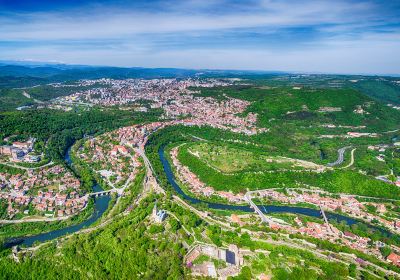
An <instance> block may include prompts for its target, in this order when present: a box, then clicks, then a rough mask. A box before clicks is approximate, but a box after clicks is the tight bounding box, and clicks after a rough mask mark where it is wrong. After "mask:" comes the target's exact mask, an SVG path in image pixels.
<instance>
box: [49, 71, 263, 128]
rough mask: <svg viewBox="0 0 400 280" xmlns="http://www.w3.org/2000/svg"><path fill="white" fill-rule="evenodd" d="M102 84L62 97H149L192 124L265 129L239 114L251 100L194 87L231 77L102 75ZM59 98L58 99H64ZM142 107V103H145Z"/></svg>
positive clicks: (94, 100) (121, 101) (100, 101)
mask: <svg viewBox="0 0 400 280" xmlns="http://www.w3.org/2000/svg"><path fill="white" fill-rule="evenodd" d="M98 83H99V84H104V85H106V86H107V87H103V88H94V89H90V90H86V91H83V92H77V93H74V94H72V95H69V96H66V97H62V98H61V99H60V100H63V101H64V102H65V101H74V102H75V101H77V100H81V101H82V102H86V103H89V104H97V105H103V106H113V105H129V104H132V103H135V102H141V101H142V100H146V101H148V102H149V103H150V107H151V108H163V109H164V112H165V116H164V117H166V118H168V119H171V118H172V119H181V118H182V117H187V118H188V119H190V124H191V125H199V126H201V125H210V126H212V127H216V128H220V129H229V130H231V131H234V132H238V133H244V134H248V135H253V134H256V133H261V132H266V131H267V129H265V128H257V127H256V121H257V115H256V114H253V113H249V114H247V116H239V114H240V113H243V112H244V111H245V110H246V108H247V107H248V106H249V105H250V102H247V101H244V100H239V99H234V98H229V97H225V100H222V101H217V100H216V99H214V98H212V97H202V96H197V95H196V94H197V93H198V92H195V91H192V90H191V88H193V87H217V86H228V85H231V84H232V81H230V80H227V79H224V80H219V79H202V80H198V79H186V80H177V79H153V80H142V79H126V80H112V79H101V80H98ZM60 100H57V102H61V101H60ZM142 107H143V106H142Z"/></svg>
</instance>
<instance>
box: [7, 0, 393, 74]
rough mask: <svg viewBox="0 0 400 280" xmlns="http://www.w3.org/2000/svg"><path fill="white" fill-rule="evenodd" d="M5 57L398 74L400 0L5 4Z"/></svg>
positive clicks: (35, 0)
mask: <svg viewBox="0 0 400 280" xmlns="http://www.w3.org/2000/svg"><path fill="white" fill-rule="evenodd" d="M0 60H22V61H25V60H26V61H50V62H61V63H68V64H88V65H109V66H124V67H134V66H140V67H177V68H192V69H238V70H267V71H288V72H307V73H344V74H347V73H349V74H350V73H358V74H400V0H392V1H385V0H366V1H361V0H360V1H355V0H332V1H329V0H325V1H317V0H306V1H300V0H297V1H295V0H242V1H238V0H232V1H228V0H186V1H178V0H171V1H169V0H160V1H157V0H156V1H149V0H148V1H144V0H143V1H142V0H137V1H127V0H116V1H111V0H108V1H107V0H98V1H81V0H57V1H55V0H45V1H40V0H26V1H23V0H0Z"/></svg>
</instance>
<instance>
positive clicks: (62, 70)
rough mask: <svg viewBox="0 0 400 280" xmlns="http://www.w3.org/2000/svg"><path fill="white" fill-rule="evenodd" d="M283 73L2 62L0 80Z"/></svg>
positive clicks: (184, 76)
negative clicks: (7, 63) (13, 63)
mask: <svg viewBox="0 0 400 280" xmlns="http://www.w3.org/2000/svg"><path fill="white" fill-rule="evenodd" d="M279 74H284V73H283V72H266V71H238V70H193V69H179V68H141V67H132V68H123V67H106V66H104V67H103V66H100V67H97V66H81V65H69V66H67V65H64V64H60V65H43V66H41V65H35V66H24V65H5V64H1V63H0V77H5V76H9V77H10V76H13V77H31V78H42V79H46V80H47V81H48V82H62V81H68V80H79V79H99V78H113V79H127V78H144V79H150V78H187V77H195V76H205V77H237V76H252V75H267V76H268V75H279Z"/></svg>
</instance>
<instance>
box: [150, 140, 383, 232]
mask: <svg viewBox="0 0 400 280" xmlns="http://www.w3.org/2000/svg"><path fill="white" fill-rule="evenodd" d="M158 155H159V157H160V160H161V163H162V165H163V167H164V172H165V175H166V176H167V180H168V182H169V183H170V184H171V185H172V187H173V188H174V190H175V191H176V192H177V193H178V194H179V195H180V196H181V197H183V198H184V199H185V200H187V201H189V202H190V203H192V204H198V203H203V204H206V205H207V206H208V207H209V208H211V209H217V210H236V211H244V212H254V210H253V209H252V208H250V206H249V205H231V204H223V203H215V202H208V201H204V200H200V199H197V198H194V197H191V196H189V195H187V194H186V193H185V192H184V191H183V190H182V189H181V188H180V187H179V185H178V184H177V183H176V180H175V176H174V174H173V172H172V169H171V165H170V163H169V161H168V160H167V158H166V157H165V155H164V147H163V146H162V147H160V149H159V150H158ZM257 206H258V207H259V208H260V210H261V211H262V212H263V213H265V214H267V213H293V214H301V215H306V216H310V217H317V218H321V219H322V216H321V213H320V211H319V210H317V209H311V208H306V207H292V206H280V205H279V206H278V205H257ZM325 214H326V216H327V218H328V220H336V221H338V222H341V221H345V222H346V224H348V225H353V224H356V223H360V222H361V223H363V222H362V221H360V220H357V219H353V218H350V217H347V216H344V215H340V214H336V213H330V212H325ZM366 225H367V226H368V227H370V228H372V229H376V230H379V231H381V232H382V233H385V234H387V235H388V236H390V235H391V233H390V232H389V231H387V230H384V229H382V228H378V227H374V226H372V225H368V224H366Z"/></svg>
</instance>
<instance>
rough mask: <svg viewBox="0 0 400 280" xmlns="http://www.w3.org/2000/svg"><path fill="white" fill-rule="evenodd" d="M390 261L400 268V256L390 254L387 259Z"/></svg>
mask: <svg viewBox="0 0 400 280" xmlns="http://www.w3.org/2000/svg"><path fill="white" fill-rule="evenodd" d="M387 259H388V260H389V261H391V262H392V263H393V264H394V265H397V266H400V256H399V255H397V254H395V253H390V255H389V256H388V257H387Z"/></svg>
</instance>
